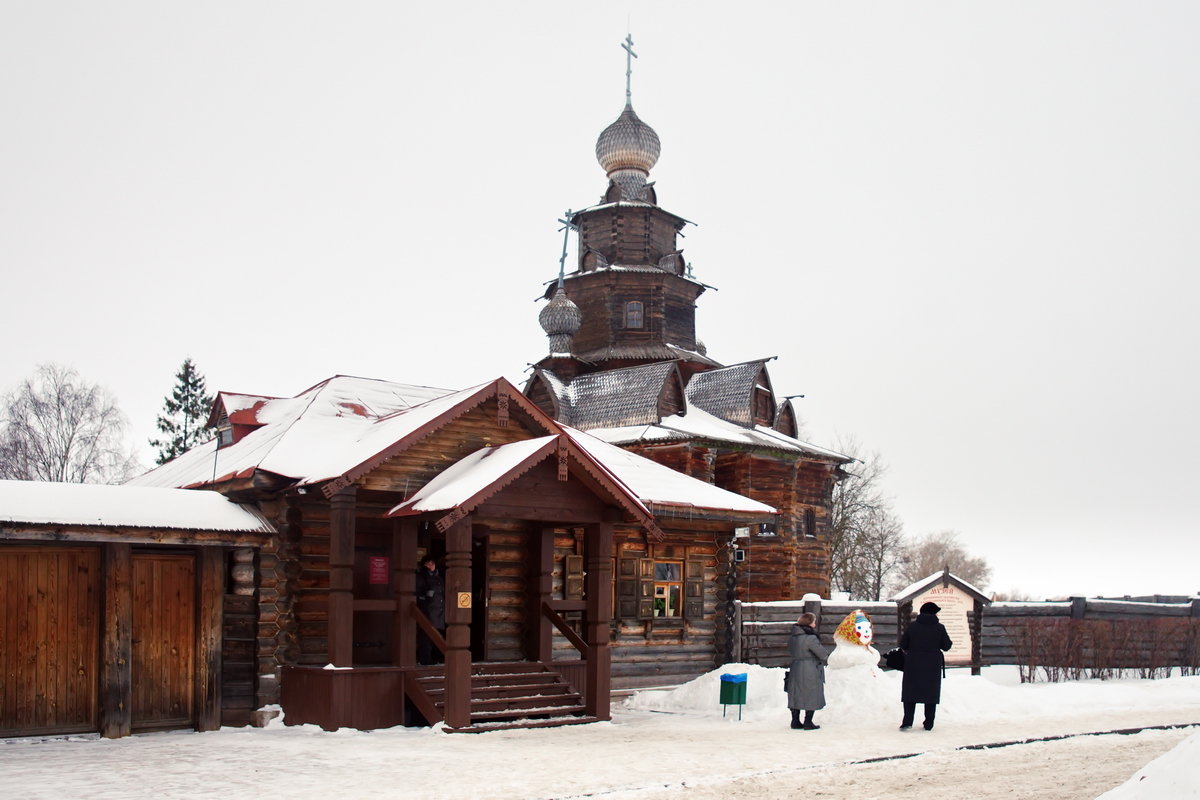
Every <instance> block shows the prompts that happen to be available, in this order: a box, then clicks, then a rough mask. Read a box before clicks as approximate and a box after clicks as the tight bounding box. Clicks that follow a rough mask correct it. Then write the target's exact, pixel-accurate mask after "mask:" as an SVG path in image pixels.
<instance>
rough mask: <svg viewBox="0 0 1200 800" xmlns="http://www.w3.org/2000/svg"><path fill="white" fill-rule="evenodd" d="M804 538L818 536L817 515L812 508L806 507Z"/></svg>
mask: <svg viewBox="0 0 1200 800" xmlns="http://www.w3.org/2000/svg"><path fill="white" fill-rule="evenodd" d="M804 538H806V539H815V538H817V515H816V513H815V512H814V511H813V510H812V509H811V508H806V509H804Z"/></svg>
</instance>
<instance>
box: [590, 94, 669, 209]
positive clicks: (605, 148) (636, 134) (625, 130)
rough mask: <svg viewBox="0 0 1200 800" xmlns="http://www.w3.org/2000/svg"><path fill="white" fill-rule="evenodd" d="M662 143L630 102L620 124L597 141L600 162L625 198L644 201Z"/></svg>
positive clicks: (604, 132) (605, 131)
mask: <svg viewBox="0 0 1200 800" xmlns="http://www.w3.org/2000/svg"><path fill="white" fill-rule="evenodd" d="M661 151H662V144H661V143H660V142H659V140H658V134H657V133H655V132H654V128H651V127H650V126H649V125H647V124H646V123H644V122H642V120H641V118H640V117H638V115H637V114H636V113H635V112H634V110H633V106H632V105H630V104H628V103H626V104H625V110H624V111H622V112H621V116H619V117H617V119H616V121H615V122H613V123H612V124H611V125H609V126H608V127H607V128H605V129H604V130H603V131H601V133H600V137H599V138H598V139H596V160H597V161H599V162H600V166H601V167H602V168H603V169H604V171H605V172H606V173H607V174H608V178H609V180H610V181H612V182H613V183H615V184H617V185H618V186H620V187H621V196H622V199H627V200H639V199H642V190H643V189H644V188H645V186H646V178H647V177H649V175H650V168H651V167H653V166H654V165H655V164H656V163H658V155H659V153H660V152H661Z"/></svg>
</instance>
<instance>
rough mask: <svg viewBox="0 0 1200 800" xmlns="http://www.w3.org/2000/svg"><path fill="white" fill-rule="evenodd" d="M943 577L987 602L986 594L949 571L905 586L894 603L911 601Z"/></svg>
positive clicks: (894, 596)
mask: <svg viewBox="0 0 1200 800" xmlns="http://www.w3.org/2000/svg"><path fill="white" fill-rule="evenodd" d="M943 575H944V576H947V577H948V578H949V579H950V580H952V581H954V582H955V583H957V584H958V585H959V586H960V587H962V588H963V589H965V590H966V591H967V592H969V593H974V594H975V595H977V596H978V597H980V598H982V599H985V600H986V599H988V596H987V595H986V594H984V593H983V592H982V591H980V590H979V589H977V588H975V587H974V586H973V585H971V584H970V583H969V582H968V581H965V580H963V579H962V578H960V577H958V576H957V575H955V574H954V573H953V572H950V571H948V570H947V571H943V572H935V573H933V574H932V575H930V576H929V577H927V578H922V579H921V580H919V581H917V582H916V583H912V584H909V585H908V586H905V587H904V588H903V589H901V590H900V591H898V592H896V593H895V594H894V595H892V600H893V602H897V603H901V602H904V601H906V600H910V599H912V598H913V597H916V596H917V595H918V594H920V593H921V592H923V591H925V590H926V589H928V588H930V587H931V586H933V585H934V584H936V583H940V582H941V580H942V577H943Z"/></svg>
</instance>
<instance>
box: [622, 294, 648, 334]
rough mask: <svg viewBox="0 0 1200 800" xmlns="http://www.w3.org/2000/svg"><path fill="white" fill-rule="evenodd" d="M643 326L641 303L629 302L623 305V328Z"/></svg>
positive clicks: (637, 301) (638, 301)
mask: <svg viewBox="0 0 1200 800" xmlns="http://www.w3.org/2000/svg"><path fill="white" fill-rule="evenodd" d="M644 325H645V318H644V314H643V306H642V301H640V300H630V301H629V302H628V303H626V304H625V327H626V328H641V327H644Z"/></svg>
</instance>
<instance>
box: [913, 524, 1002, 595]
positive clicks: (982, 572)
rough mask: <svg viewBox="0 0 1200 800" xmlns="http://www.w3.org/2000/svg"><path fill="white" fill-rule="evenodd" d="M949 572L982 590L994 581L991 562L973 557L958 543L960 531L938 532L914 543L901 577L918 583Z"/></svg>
mask: <svg viewBox="0 0 1200 800" xmlns="http://www.w3.org/2000/svg"><path fill="white" fill-rule="evenodd" d="M946 568H948V569H949V570H950V571H951V572H953V573H954V574H955V575H957V576H958V577H960V578H962V579H963V580H964V581H966V582H967V583H970V584H972V585H974V586H975V587H976V588H978V589H981V590H982V588H983V586H984V584H986V583H987V582H988V580H989V579H990V578H991V577H992V568H991V567H990V566H988V563H987V561H986V560H985V559H984V558H982V557H979V556H972V555H970V554H969V553H968V552H967V550H966V548H965V547H963V545H962V543H961V542H960V541H959V540H958V532H957V531H938V532H937V533H931V534H929V535H928V536H924V537H922V538H921V539H918V540H917V541H915V542H913V543H912V544H911V545H910V546H909V547H908V549H907V552H906V553H905V556H904V564H903V566H902V567H901V568H900V576H901V577H902V578H903V579H904V580H905V581H906V582H907V583H915V582H916V581H919V580H921V579H922V578H928V577H929V576H930V575H933V574H934V573H935V572H941V571H942V570H943V569H946Z"/></svg>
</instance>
